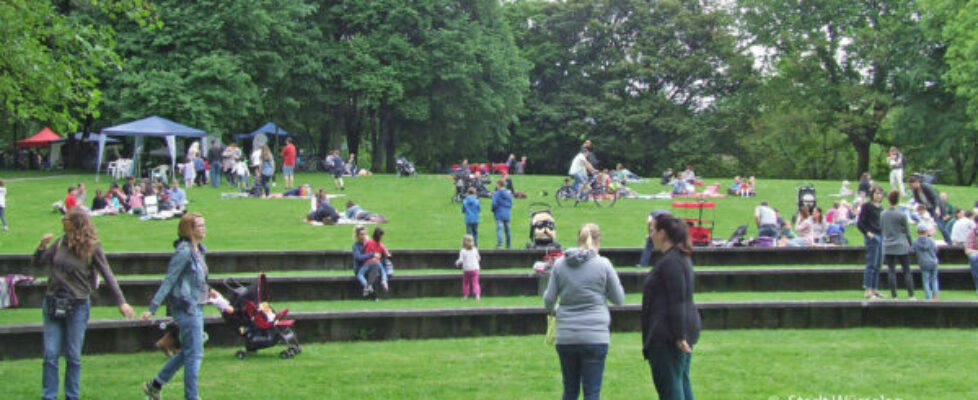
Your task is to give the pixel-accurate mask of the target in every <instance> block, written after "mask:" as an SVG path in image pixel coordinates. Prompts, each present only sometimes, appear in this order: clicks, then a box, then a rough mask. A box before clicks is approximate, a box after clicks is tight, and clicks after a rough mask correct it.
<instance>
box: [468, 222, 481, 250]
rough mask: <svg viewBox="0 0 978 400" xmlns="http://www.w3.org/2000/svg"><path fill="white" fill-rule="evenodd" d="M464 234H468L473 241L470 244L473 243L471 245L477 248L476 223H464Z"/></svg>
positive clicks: (477, 226)
mask: <svg viewBox="0 0 978 400" xmlns="http://www.w3.org/2000/svg"><path fill="white" fill-rule="evenodd" d="M465 233H468V234H469V235H472V239H473V240H472V242H473V244H475V247H479V223H478V222H476V223H474V224H470V223H468V222H466V223H465Z"/></svg>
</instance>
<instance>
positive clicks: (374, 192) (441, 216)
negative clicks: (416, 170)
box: [0, 171, 978, 253]
mask: <svg viewBox="0 0 978 400" xmlns="http://www.w3.org/2000/svg"><path fill="white" fill-rule="evenodd" d="M63 174H64V175H57V174H52V173H36V172H34V173H26V172H13V171H2V172H0V178H3V179H5V180H7V185H6V186H7V188H8V195H7V220H8V222H9V224H10V231H9V232H3V233H0V253H30V252H32V251H33V249H34V246H36V244H37V242H38V240H39V239H40V237H41V235H43V234H44V233H47V232H52V233H58V232H60V230H61V224H60V216H59V215H58V214H56V213H52V211H51V206H50V205H51V203H52V202H54V201H58V200H62V199H63V198H64V195H65V192H66V188H67V187H68V186H69V185H71V184H75V183H78V182H84V183H85V184H86V186H87V187H88V192H89V193H88V202H89V203H90V201H91V199H92V197H93V196H94V193H95V189H97V188H102V189H105V188H107V187H108V183H109V181H110V179H109V178H108V177H106V176H104V175H103V176H102V182H101V183H98V184H96V183H95V181H94V177H93V175H92V174H80V173H78V172H65V173H63ZM562 181H563V178H562V177H559V176H534V175H525V176H516V177H515V178H514V184H515V187H516V190H518V191H521V192H525V193H526V194H527V195H528V198H527V199H517V200H516V201H515V205H514V208H513V222H512V229H513V246H514V247H516V248H521V247H522V246H523V245H524V244H525V243H526V241H527V238H528V235H529V222H528V215H529V214H528V210H529V208H528V207H529V205H530V203H532V202H537V201H544V202H547V203H550V204H551V205H552V206H554V216H555V218H556V221H557V231H558V239H559V240H560V241H561V242H562V243H564V244H565V245H573V244H574V241H575V237H576V231H577V228H578V227H579V226H580V225H581V224H582V223H585V222H595V223H598V224H599V225H600V226H601V229H602V239H603V240H602V245H603V246H605V247H640V246H642V245H644V237H645V220H646V217H647V216H648V212H649V211H650V210H652V209H657V208H666V209H668V208H670V207H671V203H672V202H671V200H637V199H622V200H620V201H619V203H618V204H617V205H616V206H615V207H614V208H597V207H595V206H594V205H593V204H583V205H580V206H578V207H576V208H575V207H563V208H561V207H556V204H554V202H553V193H554V190H555V189H556V188H557V187H558V186H560V184H561V183H562ZM729 181H730V179H728V178H723V179H715V178H707V179H706V182H707V183H712V182H721V183H723V184H724V185H728V184H729ZM296 182H298V183H310V184H312V185H313V186H314V187H317V188H318V187H324V188H326V189H327V190H328V191H330V192H331V193H332V192H337V193H342V194H345V195H346V197H343V198H339V199H335V200H333V204H334V205H335V206H337V208H339V209H342V208H344V207H343V206H344V205H345V202H346V200H353V201H355V202H357V203H358V204H360V205H362V206H363V207H364V208H365V209H367V210H370V211H373V212H378V213H381V214H384V215H386V216H387V217H388V218H389V219H390V222H388V223H387V224H385V225H384V230H385V231H387V232H388V233H387V235H386V236H385V238H384V239H385V241H386V242H387V244H388V247H389V248H391V249H392V250H394V251H395V252H396V250H397V249H407V248H441V249H455V248H458V247H459V246H460V242H461V237H462V235H463V234H464V233H465V228H464V224H463V223H462V214H461V211H460V207H459V206H458V205H457V204H453V203H451V201H450V198H451V196H452V194H453V193H454V187H453V186H452V181H451V179H449V178H448V177H447V176H446V175H421V176H418V177H415V178H397V177H395V176H391V175H374V176H372V177H367V178H355V179H346V182H347V190H345V191H343V192H339V191H334V190H332V180H331V178H330V177H329V176H328V175H327V174H325V173H304V174H299V175H298V176H297V177H296ZM801 184H802V182H801V181H794V180H766V179H762V180H760V181H758V184H757V190H758V193H759V195H758V197H756V198H750V199H743V198H738V197H733V198H725V199H718V200H716V201H717V209H716V215H715V218H716V221H717V222H716V231H715V236H716V237H720V238H726V237H728V236H729V235H730V234H731V233H732V232H733V230H734V229H736V227H737V226H739V225H743V224H749V225H751V231H750V233H749V234H750V235H753V234H754V233H756V228H754V227H753V222H752V221H753V210H754V207H755V206H756V205H757V203H758V202H760V201H761V200H768V201H769V202H771V204H772V205H773V206H774V207H777V208H779V209H781V210H783V211H785V213H786V214H788V215H790V214H791V213H792V212H791V211H790V210H793V209H794V207H795V203H796V190H797V187H798V186H799V185H801ZM813 184H814V185H815V187H816V188H817V190H818V193H819V204H820V205H821V206H822V207H823V208H827V207H829V206H830V205H831V202H832V201H833V200H834V199H835V198H833V197H829V196H828V195H829V194H830V193H835V192H837V191H838V187H839V182H836V181H816V182H813ZM632 187H633V188H634V190H636V191H637V192H639V193H642V194H653V193H658V192H661V191H665V190H667V189H668V188H667V187H665V186H661V185H659V184H658V181H657V180H656V181H655V182H651V181H650V182H646V183H637V184H634V185H633V186H632ZM275 189H276V190H278V191H281V190H282V188H281V185H280V186H279V187H277V188H275ZM940 190H942V191H947V192H948V193H949V194H950V200H951V202H952V203H955V204H957V205H965V204H971V203H972V202H973V201H974V200H975V199H976V198H978V191H976V190H975V188H971V187H944V186H942V187H940ZM230 191H233V189H232V188H231V187H229V186H224V187H222V188H221V189H212V188H210V187H203V188H191V189H190V190H189V193H188V197H189V198H190V200H191V202H192V203H191V206H190V208H191V209H192V210H194V211H198V212H201V213H202V214H203V215H204V216H205V217H206V218H207V220H208V223H207V227H208V237H207V239H206V241H205V243H206V244H207V246H208V248H209V249H211V250H216V251H221V250H299V249H303V250H307V249H348V248H349V247H350V245H351V243H352V239H351V232H352V227H350V226H320V227H316V226H310V225H306V224H304V223H302V222H301V219H302V217H303V216H304V215H305V213H306V212H307V211H308V207H309V205H308V202H305V201H300V200H283V199H268V200H261V199H226V200H225V199H221V198H220V193H221V192H230ZM543 192H547V195H546V196H545V195H543ZM482 204H483V206H482V207H483V212H482V223H481V225H480V233H481V235H480V236H481V237H480V239H481V245H482V246H481V247H483V248H491V247H493V246H495V223H494V220H493V217H492V213H491V211H490V207H489V206H490V202H489V200H488V199H484V200H483V201H482ZM704 218H710V219H712V218H714V216H713V215H712V213H707V215H705V216H704ZM96 224H97V226H98V229H99V232H100V235H101V238H102V242H103V245H104V248H105V249H106V251H108V252H124V251H170V250H171V249H172V247H171V243H172V242H173V239H174V238H175V236H176V220H170V221H146V222H140V221H139V220H138V219H137V218H135V217H132V216H128V215H120V216H107V217H97V218H96ZM848 238H849V239H850V241H851V242H852V243H854V244H860V243H862V239H861V237H860V236H859V234H858V232H857V231H856V230H855V229H850V230H849V231H848Z"/></svg>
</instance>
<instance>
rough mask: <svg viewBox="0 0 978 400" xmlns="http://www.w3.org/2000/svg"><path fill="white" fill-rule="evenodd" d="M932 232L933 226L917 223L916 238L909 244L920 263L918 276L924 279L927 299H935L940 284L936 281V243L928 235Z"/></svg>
mask: <svg viewBox="0 0 978 400" xmlns="http://www.w3.org/2000/svg"><path fill="white" fill-rule="evenodd" d="M933 234H934V228H932V227H930V226H928V225H927V224H919V225H917V240H915V241H914V242H913V245H912V246H910V254H916V255H917V264H919V265H920V276H921V278H922V280H923V281H924V283H923V285H924V297H926V298H927V300H934V301H936V300H937V296H938V294H939V292H940V284H938V283H937V267H938V264H939V263H938V260H937V243H934V239H931V238H930V236H931V235H933Z"/></svg>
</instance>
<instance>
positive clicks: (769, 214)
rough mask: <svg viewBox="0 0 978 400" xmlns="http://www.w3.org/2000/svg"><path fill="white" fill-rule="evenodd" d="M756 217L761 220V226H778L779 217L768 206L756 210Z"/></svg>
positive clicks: (758, 207)
mask: <svg viewBox="0 0 978 400" xmlns="http://www.w3.org/2000/svg"><path fill="white" fill-rule="evenodd" d="M754 216H755V217H757V218H758V219H759V220H760V224H761V225H777V224H778V215H777V214H775V213H774V209H773V208H771V207H768V206H757V208H755V209H754Z"/></svg>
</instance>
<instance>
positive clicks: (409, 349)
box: [0, 329, 978, 400]
mask: <svg viewBox="0 0 978 400" xmlns="http://www.w3.org/2000/svg"><path fill="white" fill-rule="evenodd" d="M300 340H301V338H300ZM975 341H978V332H975V331H973V330H922V329H921V330H917V329H846V330H804V331H798V330H777V331H766V330H738V331H706V332H703V335H702V337H701V339H700V343H699V344H698V345H697V346H696V348H695V353H694V357H693V363H692V382H693V388H694V392H695V394H696V397H697V398H701V399H772V400H784V399H789V398H792V397H791V396H793V395H794V396H797V397H794V398H795V399H800V398H812V399H816V398H820V397H819V396H824V397H821V398H826V399H829V398H832V397H830V396H833V395H836V396H845V395H850V396H853V397H847V399H856V398H866V399H870V398H871V399H874V400H875V399H897V398H899V399H904V400H909V399H928V400H941V399H948V400H950V399H973V398H978V387H976V386H975V385H974V384H973V383H972V382H971V380H969V379H967V375H968V374H967V372H966V371H970V370H972V369H973V367H974V359H975V358H978V348H976V347H975V346H974V343H975ZM270 350H271V349H270ZM233 351H234V349H231V348H206V350H205V354H206V355H205V358H204V363H203V366H202V368H201V375H200V391H201V393H200V394H201V397H202V398H205V399H208V400H221V399H235V400H250V399H268V398H288V399H361V400H369V399H425V400H439V399H453V400H454V399H462V398H464V399H545V398H559V397H560V393H561V387H562V386H561V378H560V366H559V362H558V359H557V354H556V352H555V351H554V349H553V347H551V346H547V345H544V344H543V340H542V335H539V336H518V337H486V338H465V339H447V340H417V341H388V342H371V343H366V342H346V343H327V344H316V345H308V346H305V351H304V352H303V353H302V354H300V355H299V356H298V357H297V358H295V359H292V360H280V359H278V358H277V357H276V354H277V350H276V351H269V350H265V351H262V352H259V353H258V354H257V355H256V356H255V357H252V358H249V359H246V360H244V361H241V360H236V359H235V358H234V357H233ZM422 359H423V360H425V361H423V362H421V361H419V360H422ZM163 362H164V357H163V355H162V354H161V353H158V352H153V353H135V354H117V355H100V356H85V357H84V358H83V365H84V368H83V369H82V398H93V399H95V398H98V399H128V398H142V397H141V392H140V391H139V385H140V384H141V383H142V382H143V381H145V380H148V379H150V378H151V377H152V376H153V374H155V373H156V371H157V370H158V369H159V368H160V367H161V366H162V365H163ZM40 364H41V361H40V360H39V359H30V360H18V361H4V362H3V363H0V381H2V382H4V397H5V398H11V399H29V398H37V397H38V396H39V393H40V387H41V383H40V381H41V372H40V366H41V365H40ZM422 365H423V366H422ZM182 386H183V385H182V373H178V374H177V376H176V377H175V378H174V379H173V381H172V382H171V384H170V385H168V386H167V387H165V389H164V392H163V395H164V398H171V399H172V398H182V391H183V388H182ZM653 393H654V389H653V387H652V382H651V379H650V377H649V369H648V364H647V363H645V361H644V360H643V359H642V355H641V337H640V335H639V334H635V333H627V334H622V333H618V334H613V335H612V339H611V346H610V351H609V353H608V359H607V363H606V367H605V373H604V382H603V390H602V398H605V399H611V400H615V399H647V398H655V395H654V394H653ZM880 396H883V397H880ZM837 398H843V397H837Z"/></svg>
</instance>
